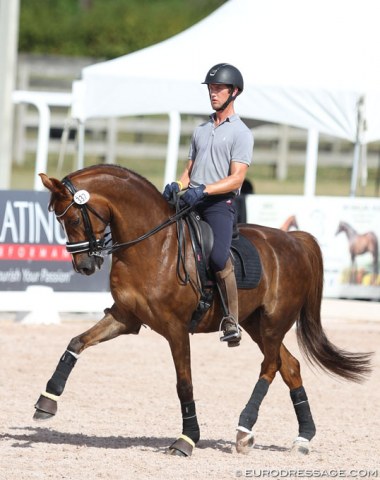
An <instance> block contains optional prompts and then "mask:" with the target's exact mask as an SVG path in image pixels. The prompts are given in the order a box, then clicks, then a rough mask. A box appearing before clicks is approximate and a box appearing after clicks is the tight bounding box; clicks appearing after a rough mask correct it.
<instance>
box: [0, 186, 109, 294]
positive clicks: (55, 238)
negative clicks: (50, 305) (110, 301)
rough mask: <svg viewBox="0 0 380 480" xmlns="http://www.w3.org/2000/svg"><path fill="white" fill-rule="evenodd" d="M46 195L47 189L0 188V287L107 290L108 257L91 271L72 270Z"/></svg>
mask: <svg viewBox="0 0 380 480" xmlns="http://www.w3.org/2000/svg"><path fill="white" fill-rule="evenodd" d="M49 198H50V194H49V193H47V192H34V191H0V290H2V291H7V290H14V291H23V290H25V289H26V288H27V287H28V286H33V285H44V286H49V287H51V288H53V289H54V290H55V291H83V292H86V291H87V292H88V291H90V292H101V291H108V290H109V280H108V275H109V268H110V263H109V258H108V257H106V259H105V262H104V264H103V267H102V269H101V270H100V271H98V272H96V273H95V274H94V275H91V276H88V277H87V276H86V277H85V276H83V275H80V274H78V273H76V272H75V271H74V270H73V267H72V263H71V255H70V254H69V253H67V251H66V246H65V244H66V238H65V234H64V231H63V229H62V227H61V226H60V224H59V223H58V221H57V220H56V218H55V215H54V214H53V213H51V212H48V208H47V207H48V203H49Z"/></svg>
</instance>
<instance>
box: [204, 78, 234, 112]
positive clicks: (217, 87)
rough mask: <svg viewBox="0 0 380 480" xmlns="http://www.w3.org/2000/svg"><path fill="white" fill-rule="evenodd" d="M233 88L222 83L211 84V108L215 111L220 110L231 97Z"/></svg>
mask: <svg viewBox="0 0 380 480" xmlns="http://www.w3.org/2000/svg"><path fill="white" fill-rule="evenodd" d="M230 89H231V87H230V86H229V85H225V84H220V83H210V84H209V86H208V90H209V94H210V101H211V106H212V108H213V109H214V110H218V108H220V107H221V106H222V105H223V104H224V103H225V102H226V101H227V100H228V97H229V95H230Z"/></svg>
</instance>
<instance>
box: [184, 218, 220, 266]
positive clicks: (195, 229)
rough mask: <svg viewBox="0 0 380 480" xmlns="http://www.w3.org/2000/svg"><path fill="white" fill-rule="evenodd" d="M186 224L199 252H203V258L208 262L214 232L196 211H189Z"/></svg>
mask: <svg viewBox="0 0 380 480" xmlns="http://www.w3.org/2000/svg"><path fill="white" fill-rule="evenodd" d="M187 218H188V224H189V229H190V236H191V235H192V234H194V235H195V236H196V240H197V242H198V245H199V246H200V249H201V252H203V255H204V260H205V262H206V264H208V262H209V259H210V254H211V250H212V246H213V243H214V234H213V231H212V229H211V227H210V225H209V224H208V223H207V222H205V221H204V220H202V219H201V218H200V216H199V215H198V214H197V213H196V212H194V211H193V212H190V213H189V215H188V217H187Z"/></svg>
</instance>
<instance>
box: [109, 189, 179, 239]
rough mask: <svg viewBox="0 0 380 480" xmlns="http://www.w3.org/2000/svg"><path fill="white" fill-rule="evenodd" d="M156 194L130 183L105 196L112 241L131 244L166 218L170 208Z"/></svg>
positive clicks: (151, 190)
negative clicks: (109, 217)
mask: <svg viewBox="0 0 380 480" xmlns="http://www.w3.org/2000/svg"><path fill="white" fill-rule="evenodd" d="M156 193H157V192H155V191H154V190H153V189H152V187H150V188H149V189H146V190H145V189H144V186H142V187H141V186H139V185H136V186H134V185H133V186H132V185H131V184H130V182H128V184H126V186H125V187H124V188H119V189H115V190H114V192H112V194H109V193H108V195H109V197H108V201H109V205H110V208H111V210H112V220H111V232H112V236H113V237H114V240H116V241H118V242H129V241H133V240H135V239H136V238H138V237H140V236H141V235H144V234H145V233H147V232H149V231H150V230H152V229H154V228H155V227H157V226H158V225H160V224H161V223H163V222H164V221H165V220H167V219H168V217H169V216H170V209H169V208H168V207H166V205H165V203H164V202H162V201H161V198H160V197H159V196H158V195H156Z"/></svg>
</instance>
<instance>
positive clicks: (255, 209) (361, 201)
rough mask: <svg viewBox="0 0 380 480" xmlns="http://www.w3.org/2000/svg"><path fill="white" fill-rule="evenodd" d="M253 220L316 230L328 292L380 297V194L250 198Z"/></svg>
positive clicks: (338, 295)
mask: <svg viewBox="0 0 380 480" xmlns="http://www.w3.org/2000/svg"><path fill="white" fill-rule="evenodd" d="M247 212H248V221H249V222H250V223H258V224H261V225H267V226H271V227H277V228H281V229H284V230H287V231H289V230H303V231H307V232H310V233H311V234H312V235H313V236H314V237H315V238H316V239H317V240H318V243H319V245H320V247H321V250H322V253H323V262H324V290H323V295H324V297H330V298H352V299H368V300H380V269H379V267H380V263H379V262H380V259H379V243H380V242H379V239H380V199H378V198H351V197H347V198H345V197H312V198H304V197H299V196H264V195H255V196H249V197H248V198H247Z"/></svg>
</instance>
